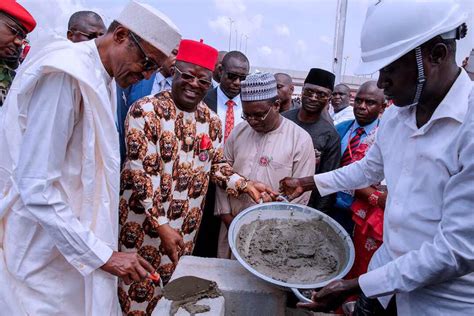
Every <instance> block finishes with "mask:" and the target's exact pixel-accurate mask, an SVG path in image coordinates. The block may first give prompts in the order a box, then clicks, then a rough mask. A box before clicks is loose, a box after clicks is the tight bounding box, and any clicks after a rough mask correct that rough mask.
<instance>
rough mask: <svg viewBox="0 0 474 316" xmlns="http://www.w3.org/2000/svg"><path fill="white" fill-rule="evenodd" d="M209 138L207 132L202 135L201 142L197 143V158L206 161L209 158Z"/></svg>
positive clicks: (210, 144)
mask: <svg viewBox="0 0 474 316" xmlns="http://www.w3.org/2000/svg"><path fill="white" fill-rule="evenodd" d="M211 146H212V143H211V139H210V138H209V136H207V134H204V135H202V138H201V143H200V144H199V160H200V161H203V162H204V161H207V160H208V159H209V149H211Z"/></svg>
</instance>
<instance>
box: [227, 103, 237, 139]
mask: <svg viewBox="0 0 474 316" xmlns="http://www.w3.org/2000/svg"><path fill="white" fill-rule="evenodd" d="M225 105H227V111H226V112H225V129H224V143H225V142H227V138H229V135H230V132H232V129H233V128H234V106H235V102H234V101H232V100H228V101H227V102H226V103H225Z"/></svg>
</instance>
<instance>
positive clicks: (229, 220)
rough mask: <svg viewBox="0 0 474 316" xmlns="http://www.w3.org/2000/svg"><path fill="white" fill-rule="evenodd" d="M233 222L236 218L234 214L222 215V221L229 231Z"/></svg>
mask: <svg viewBox="0 0 474 316" xmlns="http://www.w3.org/2000/svg"><path fill="white" fill-rule="evenodd" d="M233 220H234V216H232V214H222V215H221V221H222V222H223V223H224V225H225V227H227V229H229V227H230V224H231V223H232V221H233Z"/></svg>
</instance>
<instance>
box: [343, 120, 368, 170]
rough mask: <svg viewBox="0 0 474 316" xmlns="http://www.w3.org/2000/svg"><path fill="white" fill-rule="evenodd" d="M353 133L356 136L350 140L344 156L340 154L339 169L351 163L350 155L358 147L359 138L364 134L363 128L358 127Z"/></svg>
mask: <svg viewBox="0 0 474 316" xmlns="http://www.w3.org/2000/svg"><path fill="white" fill-rule="evenodd" d="M355 131H356V134H355V135H354V137H352V138H351V139H350V141H349V144H348V146H347V148H346V151H344V154H342V158H341V167H343V166H347V165H348V164H351V163H352V153H353V152H354V151H355V150H356V149H357V147H359V144H360V136H361V135H362V134H364V128H363V127H358V128H357V129H356V130H355Z"/></svg>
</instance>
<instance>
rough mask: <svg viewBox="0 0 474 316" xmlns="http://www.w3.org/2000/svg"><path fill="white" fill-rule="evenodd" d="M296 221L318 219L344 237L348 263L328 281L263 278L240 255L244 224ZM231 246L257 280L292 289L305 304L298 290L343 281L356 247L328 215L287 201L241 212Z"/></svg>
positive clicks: (231, 232) (231, 234) (233, 226)
mask: <svg viewBox="0 0 474 316" xmlns="http://www.w3.org/2000/svg"><path fill="white" fill-rule="evenodd" d="M289 218H291V219H296V220H310V219H318V220H322V221H324V222H325V223H326V224H328V225H329V226H330V227H331V228H332V229H333V230H334V231H335V232H336V234H337V235H338V236H339V237H340V238H341V240H342V241H343V244H344V249H345V259H346V260H345V262H343V263H340V268H339V273H338V274H337V275H334V276H333V277H330V278H328V279H326V280H322V281H320V282H317V283H311V284H308V283H305V284H298V283H287V282H283V281H280V280H275V279H273V278H271V277H270V276H267V275H264V274H262V273H260V272H259V271H257V270H255V269H254V268H253V267H252V266H251V265H249V264H248V263H247V262H246V261H245V260H244V259H243V258H242V257H241V256H240V254H239V252H238V250H237V247H236V241H237V238H238V235H239V231H240V228H241V227H242V226H243V225H245V224H249V223H251V222H253V221H255V220H257V219H260V220H265V219H289ZM228 235H229V237H228V238H229V245H230V249H231V251H232V254H233V255H234V256H235V257H236V258H237V260H238V261H239V262H240V264H241V265H243V266H244V268H245V269H247V270H248V271H249V272H250V273H252V274H253V275H256V276H257V277H259V278H261V279H263V280H265V281H267V282H270V283H273V284H275V285H278V286H282V287H287V288H291V290H292V291H293V292H294V293H295V294H296V296H297V297H298V298H299V299H300V300H302V301H310V300H309V299H307V298H306V297H304V296H303V295H302V294H301V293H300V292H299V291H298V289H315V288H320V287H324V286H326V285H327V284H328V283H330V282H331V281H333V280H337V279H341V278H343V277H344V276H345V275H346V274H347V273H348V272H349V271H350V269H351V267H352V265H353V263H354V257H355V252H354V245H353V243H352V240H351V237H350V236H349V235H348V234H347V232H346V231H345V230H344V228H342V226H341V225H339V223H337V222H336V221H335V220H333V219H332V218H331V217H329V216H328V215H326V214H324V213H322V212H320V211H318V210H315V209H314V208H311V207H308V206H305V205H299V204H291V203H285V202H273V203H264V204H257V205H254V206H251V207H249V208H247V209H245V210H244V211H242V212H241V213H240V214H239V215H237V216H236V217H235V218H234V220H233V221H232V224H231V225H230V227H229V234H228Z"/></svg>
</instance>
